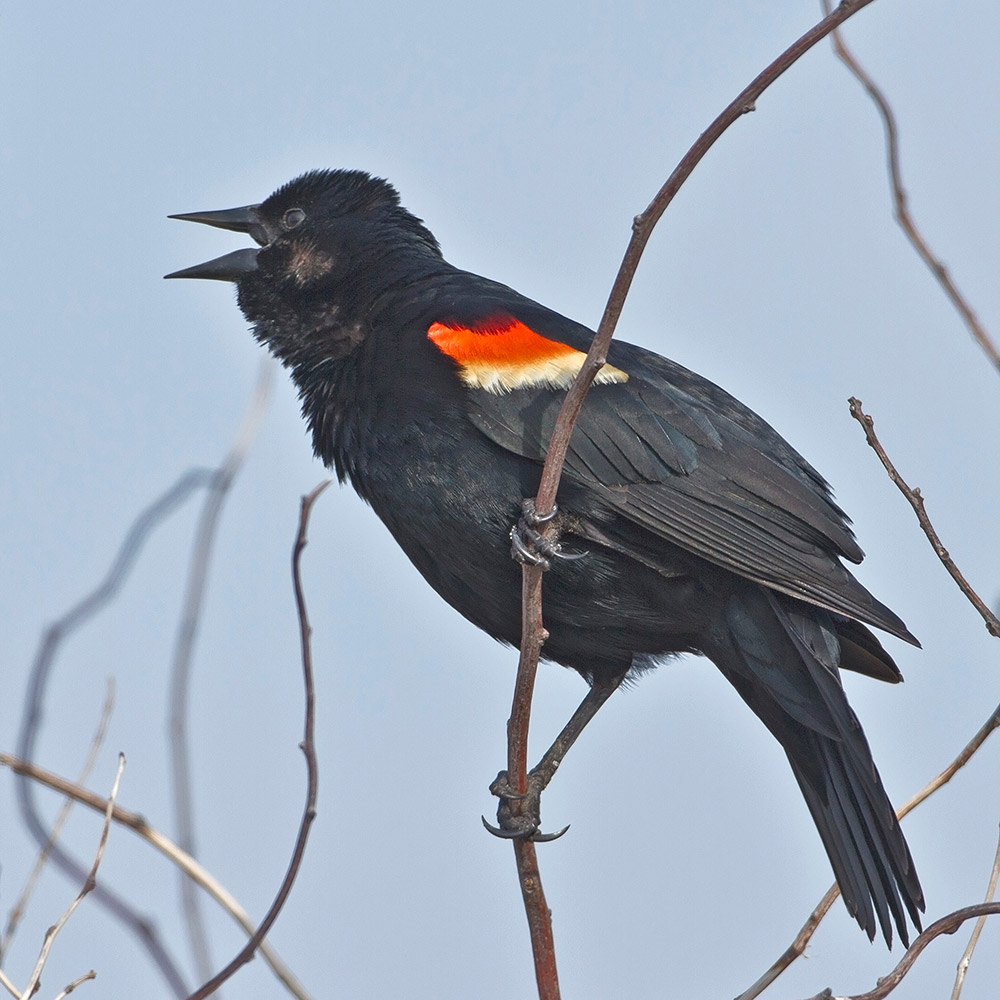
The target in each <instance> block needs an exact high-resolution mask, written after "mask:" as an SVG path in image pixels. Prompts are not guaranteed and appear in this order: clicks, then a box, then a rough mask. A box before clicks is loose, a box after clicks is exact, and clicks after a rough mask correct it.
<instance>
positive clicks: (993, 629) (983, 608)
mask: <svg viewBox="0 0 1000 1000" xmlns="http://www.w3.org/2000/svg"><path fill="white" fill-rule="evenodd" d="M848 402H849V403H850V404H851V416H852V417H854V419H855V420H857V422H858V423H859V424H861V426H862V427H863V428H864V431H865V437H866V438H867V439H868V444H870V445H871V447H872V448H873V449H874V450H875V454H876V455H878V457H879V461H880V462H881V463H882V465H883V466H885V471H886V472H888V473H889V478H890V479H891V480H892V481H893V482H894V483H895V484H896V486H897V487H899V491H900V492H901V493H902V494H903V496H904V497H906V499H907V500H908V501H909V503H910V506H911V507H912V508H913V512H914V513H915V514H916V515H917V520H918V521H919V522H920V527H921V528H922V529H923V532H924V534H925V535H926V536H927V540H928V541H929V542H930V543H931V547H932V548H933V549H934V552H935V554H936V555H937V557H938V559H940V560H941V562H942V563H943V564H944V568H945V569H946V570H947V571H948V572H949V573H950V574H951V577H952V579H953V580H954V581H955V583H957V584H958V587H959V590H961V591H962V593H963V594H965V596H966V597H967V598H968V599H969V602H970V603H971V604H972V606H973V607H974V608H975V609H976V610H977V611H978V612H979V614H980V615H982V617H983V621H985V622H986V629H987V631H988V632H989V633H990V635H994V636H997V637H1000V618H997V616H996V615H995V614H993V612H992V611H990V609H989V608H988V607H987V605H986V603H985V602H984V601H983V600H982V598H981V597H980V596H979V595H978V594H977V593H976V592H975V591H974V590H973V589H972V587H971V586H969V582H968V581H967V580H966V579H965V577H964V576H963V575H962V573H961V571H960V570H959V568H958V567H957V566H956V565H955V563H954V561H953V560H952V558H951V556H950V555H949V554H948V550H947V549H946V548H945V547H944V545H943V544H942V542H941V539H940V538H939V537H938V533H937V532H936V531H935V530H934V525H932V524H931V522H930V518H929V517H928V516H927V512H926V511H925V510H924V498H923V496H922V495H921V493H920V490H919V489H911V488H910V487H909V486H907V485H906V482H905V481H904V480H903V477H902V476H901V475H900V474H899V473H898V472H897V471H896V467H895V466H894V465H893V464H892V461H891V460H890V458H889V456H888V455H887V454H886V453H885V449H884V448H883V447H882V445H881V443H880V442H879V439H878V438H877V437H876V436H875V421H874V420H872V418H871V417H869V416H868V414H867V413H865V412H864V411H863V410H862V409H861V400H859V399H856V398H855V397H854V396H851V398H850V400H849V401H848Z"/></svg>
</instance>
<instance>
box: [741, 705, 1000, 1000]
mask: <svg viewBox="0 0 1000 1000" xmlns="http://www.w3.org/2000/svg"><path fill="white" fill-rule="evenodd" d="M995 729H1000V705H997V707H996V708H995V709H993V711H992V712H991V713H990V716H989V718H988V719H987V720H986V721H985V722H984V723H983V724H982V725H981V726H980V727H979V730H978V732H977V733H976V735H975V736H973V737H972V739H971V740H969V742H968V743H966V745H965V746H964V747H963V748H962V752H961V753H960V754H959V755H958V756H957V757H956V758H955V759H954V760H953V761H952V762H951V763H950V764H949V765H948V766H947V767H946V768H945V769H944V770H943V771H942V772H941V773H940V774H939V775H938V776H937V777H936V778H932V779H931V780H930V781H929V782H928V783H927V784H926V785H924V787H923V788H921V789H920V791H919V792H917V794H916V795H914V796H913V798H911V799H910V800H909V801H908V802H906V803H905V804H903V805H902V806H900V807H899V809H897V810H896V818H897V819H900V820H901V819H902V818H903V817H904V816H907V815H908V814H909V813H911V812H912V811H913V810H914V809H916V808H917V806H919V805H920V804H921V803H922V802H925V801H926V800H927V799H929V798H930V797H931V796H932V795H933V794H934V793H935V792H936V791H937V790H938V789H939V788H942V787H943V786H944V785H946V784H948V782H949V781H951V779H952V778H954V777H955V775H956V774H958V772H959V771H960V770H961V769H962V768H963V767H965V765H966V764H968V763H969V761H970V760H971V759H972V757H973V755H974V754H975V753H976V751H977V750H978V749H979V748H980V747H981V746H982V745H983V744H984V743H985V742H986V740H987V738H988V737H989V736H990V734H991V733H992V732H993V731H994V730H995ZM839 895H840V889H838V888H837V884H836V883H834V884H833V885H831V886H830V888H829V889H827V891H826V895H825V896H823V898H822V899H821V900H820V901H819V902H818V903H817V904H816V908H815V909H814V910H813V911H812V913H810V914H809V916H808V918H807V919H806V922H805V923H804V924H803V925H802V928H801V929H800V930H799V932H798V934H796V935H795V940H794V941H792V943H791V944H790V945H789V946H788V947H787V948H786V949H785V950H784V952H782V954H781V956H780V957H779V958H778V959H777V960H776V961H775V962H774V963H773V964H772V965H771V967H770V968H769V969H768V970H767V972H765V973H764V975H762V976H761V977H760V979H758V980H757V982H755V983H754V984H753V986H751V987H750V988H749V989H748V990H746V991H745V992H743V993H741V994H740V995H739V996H738V997H737V998H736V1000H755V998H756V997H759V996H760V995H761V993H763V992H764V990H766V989H767V988H768V986H770V985H771V983H773V982H774V981H775V980H776V979H777V978H778V976H780V975H781V974H782V973H783V972H784V971H785V969H787V968H788V967H789V966H790V965H791V964H792V963H793V962H794V961H795V960H796V959H797V958H800V957H801V956H802V955H803V954H804V953H805V950H806V945H808V944H809V942H810V940H811V939H812V936H813V934H815V933H816V928H817V927H819V925H820V922H821V921H822V920H823V918H824V917H825V916H826V915H827V913H828V912H829V910H830V907H831V906H833V904H834V902H835V901H836V899H837V897H838V896H839Z"/></svg>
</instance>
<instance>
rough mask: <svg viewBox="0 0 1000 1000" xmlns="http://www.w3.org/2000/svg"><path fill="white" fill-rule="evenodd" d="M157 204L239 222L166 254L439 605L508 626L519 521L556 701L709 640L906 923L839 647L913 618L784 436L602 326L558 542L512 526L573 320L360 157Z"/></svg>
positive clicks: (871, 663)
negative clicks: (457, 245) (886, 593)
mask: <svg viewBox="0 0 1000 1000" xmlns="http://www.w3.org/2000/svg"><path fill="white" fill-rule="evenodd" d="M175 218H180V219H187V220H189V221H193V222H201V223H206V224H208V225H212V226H218V227H221V228H223V229H230V230H234V231H236V232H240V233H247V234H249V235H250V236H251V237H252V238H253V239H254V240H255V242H256V243H257V244H259V249H257V248H247V249H243V250H237V251H236V252H234V253H231V254H228V255H226V256H224V257H220V258H218V259H217V260H214V261H210V262H208V263H205V264H199V265H197V266H195V267H191V268H187V269H186V270H182V271H177V272H176V273H174V274H171V275H168V276H167V277H171V278H213V279H218V280H222V281H231V282H235V283H236V285H237V288H238V292H239V296H238V299H239V305H240V308H241V309H242V310H243V313H244V315H245V316H246V318H247V320H248V321H249V322H250V323H251V324H252V325H253V333H254V336H255V337H256V338H257V340H258V341H260V342H261V343H263V344H265V345H266V346H267V347H268V349H269V350H270V351H271V352H272V353H273V354H274V355H275V356H276V357H277V358H279V359H280V360H281V361H282V363H283V364H284V365H285V366H286V367H288V368H289V369H290V371H291V375H292V378H293V379H294V381H295V384H296V386H297V388H298V391H299V395H300V398H301V400H302V412H303V415H304V416H305V418H306V421H307V423H308V425H309V428H310V430H311V431H312V438H313V447H314V449H315V452H316V454H317V455H318V456H319V457H320V458H321V459H322V460H323V461H324V462H325V463H326V464H327V465H329V466H332V467H333V468H334V469H336V472H337V475H338V477H339V478H340V480H341V481H344V480H345V479H349V480H350V482H351V484H352V485H353V486H354V488H355V490H357V492H358V493H359V494H360V495H361V497H362V498H363V499H364V500H366V501H367V502H368V503H370V504H371V506H372V507H373V508H374V510H375V512H376V514H378V516H379V517H380V518H381V519H382V520H383V521H384V522H385V524H386V526H387V527H388V528H389V530H390V531H391V532H392V534H393V536H394V537H395V539H396V541H397V542H398V543H399V544H400V545H401V546H402V548H403V550H404V552H406V554H407V555H408V556H409V558H410V559H411V560H412V561H413V563H414V565H415V566H416V567H417V569H418V570H419V571H420V572H421V573H422V574H423V576H424V578H425V579H426V580H427V582H428V583H430V585H431V586H432V587H433V588H434V589H435V590H436V591H437V592H438V593H439V594H440V595H441V596H442V597H443V598H444V599H445V600H446V601H447V602H448V603H449V604H451V605H452V607H454V608H455V609H456V610H458V611H459V612H460V613H461V614H462V615H464V616H465V617H466V618H468V619H469V621H471V622H473V623H474V624H475V625H478V626H479V627H480V628H481V629H483V630H485V631H486V632H488V633H489V634H490V635H491V636H494V637H495V638H497V639H501V640H503V641H504V642H508V643H511V644H514V645H516V644H517V643H518V642H519V639H520V617H521V615H520V593H521V571H520V568H519V566H518V565H517V564H516V563H515V562H514V560H512V559H511V538H512V532H511V525H512V524H515V523H518V522H520V526H519V528H518V529H516V530H515V531H514V533H513V539H514V543H515V550H516V551H518V552H519V553H520V555H521V557H522V558H533V559H536V560H540V561H542V562H544V563H545V564H546V565H550V566H551V569H550V572H549V573H548V574H547V576H546V580H545V591H544V617H545V625H546V627H547V629H548V630H549V633H550V635H549V639H548V641H547V642H546V644H545V646H544V648H543V654H544V656H545V657H546V658H548V659H550V660H554V661H555V662H557V663H561V664H564V665H566V666H569V667H572V668H573V669H574V670H577V671H578V672H579V673H580V674H582V675H583V677H584V678H585V679H586V680H587V681H588V682H589V683H590V685H591V694H590V695H588V698H587V699H585V700H584V705H583V706H581V710H580V712H578V715H581V713H582V717H585V718H589V716H590V715H592V714H593V712H594V711H596V709H597V707H599V706H600V704H601V703H602V702H603V701H604V700H605V699H606V698H607V696H608V695H609V694H610V693H611V692H612V691H613V690H614V689H615V688H616V687H617V686H618V684H619V683H620V681H621V680H622V678H624V677H626V676H628V677H630V678H632V677H635V676H637V675H639V674H641V673H642V672H643V671H645V670H648V669H650V668H651V667H653V666H655V665H656V663H658V662H659V661H662V660H663V659H665V658H667V657H669V656H670V655H672V654H676V653H681V652H697V653H702V654H704V655H705V656H707V657H708V658H709V659H710V660H712V661H713V662H714V663H715V665H716V666H717V667H718V668H719V670H721V671H722V673H723V674H724V675H725V677H726V678H727V679H728V680H729V682H730V683H731V684H732V685H733V686H734V687H735V688H736V690H737V691H738V692H739V694H740V696H741V697H742V698H743V700H744V701H745V702H746V703H747V705H749V706H750V708H751V709H753V711H754V712H755V713H756V714H757V716H758V717H759V718H760V719H761V721H762V722H763V723H764V725H765V726H767V728H768V729H769V730H770V731H771V733H772V734H773V735H774V737H775V738H776V739H777V740H778V742H779V743H780V744H781V746H782V748H783V749H784V751H785V753H786V755H787V757H788V760H789V763H790V764H791V766H792V771H793V773H794V774H795V778H796V780H797V781H798V783H799V787H800V788H801V789H802V794H803V795H804V797H805V800H806V804H807V805H808V806H809V810H810V812H811V813H812V816H813V819H814V821H815V823H816V827H817V829H818V830H819V834H820V837H821V838H822V840H823V845H824V847H825V848H826V851H827V854H828V855H829V858H830V863H831V865H832V866H833V870H834V873H835V875H836V878H837V881H838V883H839V885H840V889H841V892H842V894H843V898H844V902H845V903H846V905H847V908H848V910H849V911H850V912H851V914H852V915H854V917H855V918H856V919H857V921H858V923H859V924H860V925H861V927H862V928H863V929H864V930H865V932H866V933H867V934H868V936H869V938H874V936H875V933H876V922H877V926H878V927H879V928H881V931H882V934H883V936H884V937H885V940H886V943H887V944H889V945H890V946H891V944H892V936H893V925H895V928H896V930H897V931H898V933H899V936H900V938H901V939H902V941H903V942H904V944H906V943H908V936H909V935H908V927H907V916H906V915H907V914H909V919H910V920H911V921H912V923H913V924H914V926H916V927H917V928H918V929H919V927H920V915H919V914H920V911H921V910H923V908H924V902H923V893H922V891H921V888H920V883H919V881H918V879H917V875H916V871H915V869H914V865H913V860H912V858H911V857H910V852H909V849H908V848H907V845H906V841H905V840H904V838H903V834H902V831H901V830H900V828H899V825H898V823H897V822H896V817H895V814H894V812H893V809H892V806H891V805H890V803H889V800H888V798H887V796H886V793H885V791H884V789H883V787H882V782H881V780H880V778H879V775H878V772H877V770H876V768H875V764H874V762H873V761H872V757H871V752H870V750H869V748H868V743H867V741H866V739H865V735H864V733H863V732H862V729H861V725H860V723H859V722H858V719H857V717H856V716H855V714H854V712H853V711H852V710H851V707H850V705H849V704H848V702H847V698H846V696H845V694H844V690H843V687H842V686H841V680H840V676H839V668H841V667H843V668H845V669H848V670H855V671H858V672H860V673H863V674H868V675H869V676H871V677H876V678H879V679H881V680H885V681H889V682H896V681H899V680H901V679H902V678H901V675H900V673H899V671H898V669H897V668H896V665H895V664H894V663H893V661H892V659H891V657H890V656H889V654H888V653H887V652H886V651H885V650H884V649H883V648H882V646H881V645H880V643H879V641H878V640H877V639H876V638H875V636H874V635H873V634H872V633H871V632H870V631H869V630H868V628H866V625H873V626H875V627H877V628H880V629H882V630H883V631H885V632H889V633H891V634H892V635H895V636H897V637H899V638H901V639H904V640H906V641H907V642H911V643H914V644H916V640H915V639H914V637H913V636H912V635H911V634H910V632H909V631H908V630H907V629H906V626H905V625H904V624H903V622H902V621H901V620H900V619H899V618H898V617H897V616H896V615H895V614H893V612H892V611H890V610H889V609H888V608H887V607H886V606H885V605H883V604H881V603H880V602H879V601H877V600H876V599H875V598H874V597H873V596H872V595H871V594H870V593H869V592H868V591H867V590H866V589H865V588H864V587H863V586H862V585H861V584H860V583H858V581H857V580H856V579H855V578H854V577H853V576H852V575H851V573H850V572H848V570H847V569H846V568H845V567H844V565H843V564H842V563H841V561H840V560H841V558H844V559H847V560H849V561H850V562H854V563H857V562H860V561H861V559H862V558H863V553H862V551H861V549H860V548H859V547H858V544H857V542H856V541H855V539H854V535H853V533H852V532H851V529H850V522H849V520H848V518H847V517H846V515H845V514H844V512H843V511H842V510H841V509H840V508H839V507H838V506H837V504H836V503H835V502H834V500H833V495H832V492H831V489H830V487H829V485H828V484H827V483H826V481H825V480H824V479H823V478H822V477H821V476H820V475H819V473H817V472H816V471H815V470H814V469H813V467H812V466H811V465H809V463H808V462H806V461H805V459H803V458H802V457H801V456H800V455H799V454H798V453H797V452H795V451H794V450H793V449H792V448H791V447H790V446H789V445H788V444H787V443H786V442H785V441H784V440H783V439H782V438H781V437H779V435H778V434H777V433H776V432H775V431H774V430H773V429H772V428H771V427H770V426H769V425H768V424H767V423H765V422H764V420H762V419H761V418H760V417H758V416H757V415H756V414H755V413H753V412H752V411H751V410H749V409H747V407H745V406H743V405H742V404H741V403H740V402H738V401H737V400H736V399H734V398H733V397H732V396H730V395H729V394H728V393H726V392H724V391H723V390H722V389H720V388H719V387H718V386H716V385H713V384H712V383H711V382H709V381H707V380H706V379H703V378H701V377H700V376H699V375H696V374H694V373H693V372H691V371H688V370H687V369H685V368H683V367H681V366H680V365H678V364H676V363H674V362H673V361H669V360H667V359H666V358H662V357H660V356H658V355H656V354H653V353H652V352H650V351H647V350H644V349H643V348H641V347H636V346H634V345H632V344H627V343H623V342H621V341H617V342H614V343H612V345H611V349H610V351H609V353H608V359H607V364H605V366H604V367H603V369H602V370H601V372H600V373H599V375H598V378H597V380H596V383H595V385H594V386H593V388H592V389H591V392H590V394H589V396H588V397H587V400H586V403H585V405H584V407H583V411H582V413H581V415H580V420H579V423H578V424H577V427H576V430H575V432H574V434H573V439H572V443H571V446H570V449H569V454H568V457H567V461H566V467H565V472H564V475H563V478H562V483H561V486H560V488H559V495H558V506H557V513H556V514H555V521H554V527H555V529H556V531H557V537H558V538H559V541H558V542H557V543H546V542H544V541H543V542H541V543H540V544H533V543H537V540H538V536H537V532H535V531H534V528H535V527H537V523H538V520H539V519H538V518H537V517H533V516H532V515H531V511H530V508H528V510H527V513H526V515H525V516H522V501H523V500H524V498H527V497H533V496H534V495H535V493H536V491H537V488H538V482H539V477H540V473H541V466H542V461H543V459H544V456H545V451H546V447H547V443H548V439H549V435H550V433H551V429H552V426H553V423H554V420H555V416H556V413H557V411H558V408H559V406H560V403H561V402H562V398H563V394H564V390H565V389H566V388H567V386H568V385H569V383H570V382H571V381H572V379H573V377H574V375H575V374H576V373H577V371H578V370H579V368H580V365H581V362H582V360H583V357H584V352H586V350H587V348H588V346H589V345H590V341H591V339H592V337H593V333H592V331H591V330H589V329H588V328H587V327H585V326H582V325H581V324H579V323H575V322H573V321H572V320H570V319H567V318H566V317H564V316H561V315H559V314H558V313H556V312H553V311H552V310H551V309H547V308H546V307H545V306H543V305H540V304H539V303H537V302H533V301H532V300H531V299H528V298H525V297H524V296H523V295H520V294H519V293H518V292H516V291H514V290H513V289H511V288H508V287H507V286H506V285H502V284H500V283H499V282H496V281H491V280H489V279H488V278H483V277H480V276H479V275H475V274H471V273H469V272H468V271H462V270H460V269H459V268H457V267H454V266H452V265H451V264H449V263H448V262H447V261H446V260H445V259H444V257H443V256H442V254H441V250H440V248H439V246H438V243H437V240H436V239H435V238H434V236H433V235H432V234H431V232H430V231H429V230H428V229H427V227H426V226H425V225H424V224H423V222H422V221H421V220H420V219H418V218H416V217H415V216H414V215H412V214H411V213H410V212H408V211H407V210H406V209H404V208H403V207H402V206H401V205H400V202H399V196H398V194H397V193H396V190H395V189H394V188H393V187H392V186H391V185H390V184H389V183H387V182H386V181H384V180H381V179H378V178H374V177H371V176H369V175H368V174H366V173H363V172H360V171H346V170H334V171H314V172H311V173H307V174H304V175H303V176H302V177H299V178H298V179H296V180H294V181H292V182H290V183H289V184H286V185H285V186H284V187H282V188H280V189H279V190H278V191H276V192H275V193H274V194H273V195H271V196H270V197H269V198H268V199H267V200H266V201H264V202H262V203H261V204H259V205H250V206H247V207H245V208H238V209H231V210H228V211H222V212H200V213H194V214H190V215H180V216H175ZM539 550H540V551H539ZM585 718H583V721H584V722H585ZM577 728H578V729H579V728H582V723H581V725H580V726H578V727H577ZM575 735H576V732H573V733H572V734H571V735H570V736H569V737H568V739H567V740H566V744H565V745H564V746H563V747H562V750H565V748H566V745H568V743H569V742H571V741H572V739H573V738H575ZM552 770H554V767H553V768H552ZM528 832H531V831H528Z"/></svg>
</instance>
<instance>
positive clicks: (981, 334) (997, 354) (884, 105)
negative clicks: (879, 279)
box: [821, 0, 1000, 371]
mask: <svg viewBox="0 0 1000 1000" xmlns="http://www.w3.org/2000/svg"><path fill="white" fill-rule="evenodd" d="M821 3H822V5H823V10H824V12H826V13H829V10H830V0H821ZM833 48H834V51H835V52H836V53H837V56H838V58H839V59H840V60H841V62H843V63H844V65H845V66H847V68H848V69H849V70H850V71H851V72H852V73H853V74H854V76H855V77H856V78H857V80H858V82H859V83H860V84H861V86H862V87H864V88H865V90H866V91H867V93H868V96H869V97H870V98H871V99H872V100H873V101H874V102H875V106H876V107H877V108H878V111H879V114H880V115H881V117H882V124H883V125H884V126H885V141H886V161H887V166H888V168H889V182H890V184H891V185H892V197H893V203H894V206H895V213H896V221H897V222H898V223H899V226H900V228H901V229H902V230H903V232H904V233H905V234H906V238H907V239H908V240H909V241H910V243H911V244H912V245H913V249H914V250H916V251H917V254H918V255H919V256H920V259H921V260H922V261H923V262H924V263H925V264H926V265H927V267H928V268H929V269H930V272H931V274H933V275H934V277H935V278H936V279H937V282H938V284H939V285H940V286H941V287H942V288H943V289H944V293H945V295H947V296H948V298H949V299H950V300H951V304H952V305H953V306H954V307H955V308H956V309H957V310H958V313H959V315H960V316H961V317H962V320H963V321H964V323H965V325H966V326H967V327H968V329H969V332H970V333H971V334H972V336H973V338H974V339H975V341H976V343H978V344H979V346H980V347H981V348H982V349H983V351H984V352H985V353H986V356H987V357H988V358H989V359H990V361H991V362H992V363H993V366H994V368H996V369H997V371H1000V350H998V349H997V346H996V344H994V342H993V340H992V339H991V337H990V335H989V334H988V333H987V332H986V328H985V327H984V326H983V324H982V323H981V322H980V321H979V318H978V317H977V316H976V314H975V312H973V310H972V306H970V305H969V303H968V301H967V300H966V298H965V296H963V295H962V293H961V292H960V291H959V290H958V288H957V287H956V285H955V283H954V281H952V279H951V275H949V274H948V269H947V268H946V267H945V265H944V264H943V263H942V262H941V260H940V259H939V258H938V257H937V256H935V254H934V253H933V252H932V251H931V248H930V247H929V246H928V245H927V241H926V240H925V239H924V238H923V236H922V235H921V233H920V231H919V230H918V229H917V226H916V223H914V221H913V216H912V215H911V214H910V209H909V202H908V198H907V194H906V189H905V188H904V187H903V175H902V171H901V170H900V166H899V130H898V128H897V126H896V116H895V115H894V114H893V111H892V108H891V107H890V105H889V102H888V100H887V99H886V97H885V95H884V94H883V93H882V91H881V90H880V89H879V87H878V86H877V85H876V84H875V81H874V80H873V79H872V78H871V77H870V76H869V75H868V73H867V72H866V71H865V70H864V69H863V67H862V66H861V65H860V63H859V62H858V60H857V59H856V58H855V56H854V54H853V53H852V52H851V51H850V50H849V49H848V48H847V45H846V44H845V43H844V40H843V38H842V37H841V34H840V32H839V31H834V33H833Z"/></svg>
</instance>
